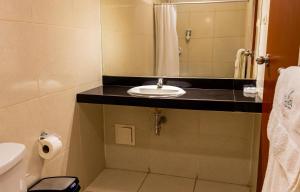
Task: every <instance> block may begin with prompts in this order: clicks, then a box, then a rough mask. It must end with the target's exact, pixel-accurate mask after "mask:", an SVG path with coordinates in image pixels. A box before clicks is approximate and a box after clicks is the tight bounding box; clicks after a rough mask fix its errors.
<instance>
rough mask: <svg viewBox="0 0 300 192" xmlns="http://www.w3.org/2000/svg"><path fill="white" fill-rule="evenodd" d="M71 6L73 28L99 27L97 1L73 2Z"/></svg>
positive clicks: (75, 0)
mask: <svg viewBox="0 0 300 192" xmlns="http://www.w3.org/2000/svg"><path fill="white" fill-rule="evenodd" d="M73 6H74V8H73V22H74V26H76V27H81V28H99V27H100V1H99V0H74V1H73Z"/></svg>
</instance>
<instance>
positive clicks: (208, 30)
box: [190, 11, 217, 38]
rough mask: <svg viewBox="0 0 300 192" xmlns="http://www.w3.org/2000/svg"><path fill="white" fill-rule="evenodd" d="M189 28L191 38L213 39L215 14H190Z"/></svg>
mask: <svg viewBox="0 0 300 192" xmlns="http://www.w3.org/2000/svg"><path fill="white" fill-rule="evenodd" d="M190 14H191V17H190V23H191V24H190V27H191V29H192V30H193V31H192V37H193V38H201V37H213V32H214V26H215V27H217V23H216V24H215V23H214V22H215V21H214V20H215V13H214V12H203V11H202V12H191V13H190Z"/></svg>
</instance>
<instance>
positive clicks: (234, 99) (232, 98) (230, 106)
mask: <svg viewBox="0 0 300 192" xmlns="http://www.w3.org/2000/svg"><path fill="white" fill-rule="evenodd" d="M132 87H134V86H127V85H111V84H110V83H108V84H107V85H104V86H101V87H98V88H95V89H91V90H88V91H85V92H82V93H79V94H77V102H79V103H94V104H112V105H129V106H144V107H157V108H175V109H192V110H214V111H240V112H255V113H261V111H262V103H261V100H260V99H259V98H258V97H257V96H256V97H255V98H251V97H245V96H244V95H243V91H242V90H240V89H229V88H228V86H227V87H226V89H219V88H218V89H207V88H205V89H203V88H198V87H197V88H195V87H189V88H183V89H184V90H185V91H186V94H184V95H182V96H180V97H176V98H143V97H134V96H131V95H129V94H128V93H127V90H128V89H130V88H132Z"/></svg>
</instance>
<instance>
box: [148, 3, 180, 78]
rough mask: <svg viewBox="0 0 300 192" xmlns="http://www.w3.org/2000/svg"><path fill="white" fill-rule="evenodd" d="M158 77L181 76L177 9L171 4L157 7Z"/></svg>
mask: <svg viewBox="0 0 300 192" xmlns="http://www.w3.org/2000/svg"><path fill="white" fill-rule="evenodd" d="M154 10H155V31H156V33H155V36H156V75H158V76H175V77H177V76H179V68H180V67H179V44H178V35H177V29H176V22H177V14H176V8H175V6H174V5H171V4H162V5H159V6H155V8H154Z"/></svg>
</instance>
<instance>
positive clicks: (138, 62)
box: [101, 0, 154, 76]
mask: <svg viewBox="0 0 300 192" xmlns="http://www.w3.org/2000/svg"><path fill="white" fill-rule="evenodd" d="M153 17H154V16H153V0H143V1H142V0H102V1H101V23H102V39H103V41H102V50H103V68H104V74H105V75H119V76H122V75H125V76H141V75H142V76H151V75H153V74H154V28H153V27H154V21H153Z"/></svg>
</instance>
